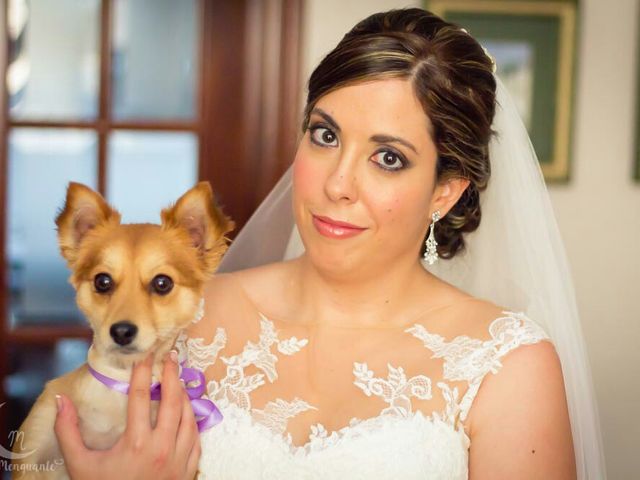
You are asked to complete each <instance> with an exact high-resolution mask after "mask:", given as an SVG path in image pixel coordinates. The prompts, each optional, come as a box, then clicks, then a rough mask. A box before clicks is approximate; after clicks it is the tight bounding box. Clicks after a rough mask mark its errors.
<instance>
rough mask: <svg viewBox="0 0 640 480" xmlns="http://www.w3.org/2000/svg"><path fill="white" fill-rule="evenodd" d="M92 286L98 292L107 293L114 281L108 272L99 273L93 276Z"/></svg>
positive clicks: (111, 288)
mask: <svg viewBox="0 0 640 480" xmlns="http://www.w3.org/2000/svg"><path fill="white" fill-rule="evenodd" d="M93 286H94V287H95V289H96V292H98V293H109V292H110V291H111V290H113V286H114V281H113V278H111V275H109V274H108V273H99V274H97V275H96V276H95V277H94V278H93Z"/></svg>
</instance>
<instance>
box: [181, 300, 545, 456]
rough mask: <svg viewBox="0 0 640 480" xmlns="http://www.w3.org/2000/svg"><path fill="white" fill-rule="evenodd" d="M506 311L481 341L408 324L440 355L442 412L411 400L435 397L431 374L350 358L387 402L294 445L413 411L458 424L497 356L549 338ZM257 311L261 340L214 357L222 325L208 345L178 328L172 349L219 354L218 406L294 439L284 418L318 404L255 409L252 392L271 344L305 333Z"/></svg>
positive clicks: (366, 387)
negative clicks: (282, 330) (417, 407)
mask: <svg viewBox="0 0 640 480" xmlns="http://www.w3.org/2000/svg"><path fill="white" fill-rule="evenodd" d="M503 313H504V315H505V316H504V317H500V318H497V319H495V320H494V321H493V322H492V323H491V324H490V326H489V333H490V335H491V338H490V339H489V340H484V341H483V340H479V339H474V338H470V337H468V336H464V335H463V336H458V337H455V338H454V339H453V340H452V341H447V340H446V339H445V338H444V337H442V336H440V335H437V334H433V333H430V332H428V331H427V329H426V328H425V327H424V326H422V325H420V324H416V325H414V326H413V327H411V328H408V329H407V330H405V332H406V333H410V334H412V335H413V336H414V337H416V338H418V339H420V340H421V341H422V342H423V344H424V346H425V347H426V348H428V349H429V350H431V351H432V352H433V355H432V356H431V358H442V359H443V360H444V364H443V376H442V379H441V380H440V381H438V382H437V383H436V385H437V387H438V389H439V390H440V393H441V395H442V396H443V398H444V400H445V408H444V410H443V411H441V412H437V411H435V412H432V413H431V414H430V415H424V414H422V412H420V411H414V409H413V407H412V401H411V399H412V397H415V398H417V399H420V400H429V399H431V398H432V396H433V391H432V379H431V378H429V377H427V376H425V375H416V376H414V377H411V378H407V375H406V374H405V371H404V369H403V367H401V366H393V365H391V364H387V368H388V375H387V378H386V379H384V378H381V377H375V376H374V372H373V371H372V370H370V369H369V367H368V365H367V364H366V363H360V362H354V363H353V375H354V380H353V384H354V385H355V386H356V387H358V388H359V389H360V390H361V391H362V392H363V393H364V394H365V395H367V396H377V397H379V398H381V399H382V400H384V401H385V402H386V403H387V404H388V406H387V407H386V408H384V409H383V410H382V411H381V412H380V413H379V414H378V415H377V416H375V417H372V418H368V419H365V420H361V419H359V418H356V417H354V418H351V420H350V421H349V424H348V426H346V427H343V428H341V429H340V430H336V431H332V432H327V430H326V428H325V427H324V425H322V424H321V423H316V424H314V425H312V426H310V434H309V441H308V442H307V444H306V445H305V446H303V447H299V449H302V450H304V451H305V452H310V451H317V450H319V449H322V448H326V447H327V446H329V445H333V444H335V443H337V442H338V441H340V440H342V439H344V438H346V437H350V438H351V437H354V436H359V435H363V434H365V433H366V432H367V431H370V430H374V429H376V428H379V427H380V425H383V424H384V423H385V422H386V421H388V418H389V417H394V418H397V419H399V420H400V419H406V420H411V419H412V418H413V417H414V416H416V415H417V416H419V417H420V419H417V420H419V421H423V422H428V421H440V422H442V423H443V424H447V425H450V426H451V427H453V428H454V429H455V430H461V431H462V427H461V425H460V424H459V422H460V421H464V420H465V418H466V416H467V414H468V412H469V409H470V407H471V404H472V402H473V399H474V398H475V395H476V394H477V392H478V388H479V387H480V384H481V382H482V379H483V378H484V376H485V375H486V374H487V373H488V372H493V373H496V372H497V371H498V370H499V368H500V367H501V365H502V364H501V361H500V359H501V357H502V356H504V355H505V354H506V353H508V352H509V351H511V350H513V349H514V348H516V347H518V346H519V345H525V344H532V343H536V342H538V341H540V340H542V339H546V338H548V337H547V335H546V333H545V332H544V331H543V330H542V328H541V327H540V326H538V325H537V324H536V323H534V322H533V321H531V320H529V319H528V318H527V317H526V316H525V315H524V314H521V313H512V312H503ZM258 315H259V319H260V333H259V340H258V342H257V343H255V342H251V341H247V342H246V344H245V346H244V348H243V350H242V352H241V353H240V354H237V355H233V356H230V357H224V356H220V357H219V353H220V351H221V350H222V349H223V348H225V346H226V344H227V335H226V332H225V330H224V329H223V328H217V329H216V333H215V336H214V338H213V340H212V341H211V343H208V344H205V343H204V340H203V339H202V338H197V339H194V338H188V337H187V336H186V335H185V334H181V335H180V337H179V338H178V340H177V342H176V348H177V349H178V351H179V358H180V360H183V359H187V362H188V364H189V365H190V366H192V367H196V368H199V369H202V370H205V369H206V368H208V367H209V366H211V365H213V364H214V363H215V362H216V361H217V360H218V357H219V359H220V360H221V361H222V362H223V363H224V364H225V365H226V375H225V376H224V378H222V379H220V380H211V381H209V383H208V385H207V391H208V395H209V398H211V400H213V401H214V402H215V403H216V404H217V405H218V406H219V407H221V408H223V409H224V408H225V407H228V406H229V405H233V406H235V407H239V408H240V409H241V410H242V411H245V412H247V414H248V415H250V418H251V419H252V421H254V422H256V423H257V424H260V425H263V426H265V427H267V428H268V429H269V430H270V431H271V432H273V433H274V434H275V435H278V436H281V437H282V438H283V440H285V442H286V443H288V444H289V446H292V445H291V436H290V435H289V434H287V433H286V432H287V424H288V421H289V420H290V419H292V418H293V417H295V416H296V415H298V414H300V413H302V412H305V411H307V410H317V408H316V407H315V406H313V405H311V404H309V403H308V402H306V401H305V400H303V399H301V398H298V397H295V398H294V399H293V400H291V401H286V400H283V399H280V398H276V399H275V400H273V401H270V402H268V403H267V404H266V405H265V406H264V408H262V409H256V408H252V407H251V398H250V394H251V392H253V391H254V390H255V389H257V388H258V387H260V386H262V385H264V384H265V377H266V380H268V381H269V382H270V383H273V382H275V381H276V380H277V378H278V373H277V368H276V365H277V361H278V357H277V355H276V354H275V353H274V352H273V350H274V347H275V350H277V352H279V353H281V354H283V355H289V356H291V355H295V354H296V353H298V352H299V351H300V350H301V349H302V348H304V347H305V346H306V345H307V344H308V339H306V338H303V339H298V338H296V337H294V336H292V337H289V338H286V339H282V340H281V339H279V338H278V331H277V330H276V328H275V326H274V324H273V322H272V321H270V320H269V319H268V318H267V317H265V316H264V315H263V314H261V313H259V314H258ZM250 365H253V366H255V367H256V368H257V369H258V370H259V371H260V373H255V374H251V375H248V374H246V373H245V368H247V367H249V366H250ZM448 380H449V381H465V382H467V383H468V385H469V387H468V389H467V391H466V392H465V394H464V396H463V397H462V399H460V394H459V390H458V387H452V386H451V385H449V384H448V383H447V381H448ZM385 419H386V420H385ZM417 420H416V421H417ZM292 448H293V447H292ZM299 449H298V450H299Z"/></svg>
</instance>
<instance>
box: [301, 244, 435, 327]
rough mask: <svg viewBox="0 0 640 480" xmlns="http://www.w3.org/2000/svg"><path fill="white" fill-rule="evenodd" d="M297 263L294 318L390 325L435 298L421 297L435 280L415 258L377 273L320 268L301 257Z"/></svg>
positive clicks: (350, 324)
mask: <svg viewBox="0 0 640 480" xmlns="http://www.w3.org/2000/svg"><path fill="white" fill-rule="evenodd" d="M296 267H297V268H296V269H297V271H296V274H295V277H296V278H297V282H296V283H297V286H298V288H297V291H296V300H297V302H296V303H298V305H297V307H298V310H299V312H298V314H299V317H298V318H307V319H313V320H312V322H313V323H314V324H318V325H325V326H343V327H362V328H368V327H370V328H375V327H380V326H393V325H394V323H396V322H397V323H400V322H402V319H403V318H406V317H407V315H412V313H413V312H418V311H420V310H424V309H425V305H427V304H428V303H431V301H436V299H433V298H432V299H429V295H428V294H427V295H425V290H426V289H428V288H429V285H431V286H432V289H433V290H435V288H436V281H434V279H433V277H432V276H431V275H430V274H429V273H428V272H426V271H425V270H424V268H423V267H422V266H421V265H420V264H419V263H418V262H405V263H402V262H394V264H393V265H391V266H387V267H385V268H384V271H382V270H381V271H380V272H378V273H377V274H376V272H371V271H369V272H363V273H362V274H361V275H357V274H352V275H340V274H332V273H327V272H322V271H321V270H319V269H318V268H316V267H315V265H313V263H312V262H311V260H310V259H309V258H308V257H307V256H306V255H303V256H302V257H300V258H299V259H298V261H297V262H296ZM430 300H431V301H430Z"/></svg>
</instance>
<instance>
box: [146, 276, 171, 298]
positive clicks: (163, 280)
mask: <svg viewBox="0 0 640 480" xmlns="http://www.w3.org/2000/svg"><path fill="white" fill-rule="evenodd" d="M151 287H152V288H153V290H154V291H155V292H156V293H157V294H159V295H166V294H167V293H169V292H170V291H171V289H172V288H173V280H171V278H170V277H168V276H167V275H156V276H155V277H153V280H151Z"/></svg>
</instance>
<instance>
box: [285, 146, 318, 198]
mask: <svg viewBox="0 0 640 480" xmlns="http://www.w3.org/2000/svg"><path fill="white" fill-rule="evenodd" d="M292 181H293V188H294V189H295V191H296V192H297V193H298V194H300V193H302V192H314V191H316V190H317V184H318V182H319V181H320V175H319V172H318V167H317V166H316V165H315V164H314V162H312V161H311V158H310V157H308V156H307V155H306V154H305V153H304V152H298V154H297V155H296V158H295V161H294V163H293V179H292Z"/></svg>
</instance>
